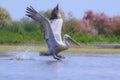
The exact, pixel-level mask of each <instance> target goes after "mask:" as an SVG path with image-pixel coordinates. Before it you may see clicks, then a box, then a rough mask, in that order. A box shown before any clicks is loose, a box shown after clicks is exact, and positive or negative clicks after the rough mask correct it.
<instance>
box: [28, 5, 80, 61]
mask: <svg viewBox="0 0 120 80" xmlns="http://www.w3.org/2000/svg"><path fill="white" fill-rule="evenodd" d="M26 10H27V11H26V12H27V14H26V15H27V16H28V17H30V18H32V19H33V20H35V21H37V22H39V23H40V24H41V25H42V26H41V27H42V30H43V32H44V39H45V40H46V43H47V45H48V50H47V51H46V52H44V53H41V55H45V56H49V55H52V56H53V58H55V59H57V60H61V58H64V57H62V56H61V55H58V53H59V52H61V51H64V50H67V49H68V48H69V47H70V46H69V43H68V42H71V43H73V44H75V45H77V46H80V44H79V43H77V42H76V41H75V40H73V39H72V38H71V37H70V36H69V35H67V34H65V35H64V37H63V40H64V41H62V38H61V29H62V24H63V19H62V17H61V14H60V10H59V6H58V5H57V6H56V7H55V8H54V9H53V10H52V12H51V17H50V19H47V18H46V17H44V16H43V15H41V14H39V13H38V12H37V11H36V10H35V9H34V8H33V7H31V6H30V7H27V9H26Z"/></svg>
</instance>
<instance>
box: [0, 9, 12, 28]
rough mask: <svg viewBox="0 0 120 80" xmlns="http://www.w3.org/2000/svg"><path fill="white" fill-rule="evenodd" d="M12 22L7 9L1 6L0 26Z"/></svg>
mask: <svg viewBox="0 0 120 80" xmlns="http://www.w3.org/2000/svg"><path fill="white" fill-rule="evenodd" d="M10 23H11V17H10V15H9V13H8V12H7V10H6V9H4V8H0V28H1V27H3V26H4V25H7V24H10Z"/></svg>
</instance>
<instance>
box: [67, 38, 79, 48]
mask: <svg viewBox="0 0 120 80" xmlns="http://www.w3.org/2000/svg"><path fill="white" fill-rule="evenodd" d="M67 41H68V42H69V43H72V44H75V45H76V46H78V47H80V46H81V45H80V44H79V43H78V42H76V41H75V40H74V39H72V38H71V37H69V38H68V39H67Z"/></svg>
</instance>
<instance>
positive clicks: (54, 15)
mask: <svg viewBox="0 0 120 80" xmlns="http://www.w3.org/2000/svg"><path fill="white" fill-rule="evenodd" d="M58 18H61V14H60V10H59V5H58V4H57V6H56V7H55V8H54V9H53V10H52V12H51V17H50V20H52V19H58Z"/></svg>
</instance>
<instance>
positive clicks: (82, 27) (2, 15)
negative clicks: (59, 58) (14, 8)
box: [0, 8, 120, 43]
mask: <svg viewBox="0 0 120 80" xmlns="http://www.w3.org/2000/svg"><path fill="white" fill-rule="evenodd" d="M50 12H51V11H50V10H48V11H46V12H45V11H43V12H41V14H43V15H45V16H47V17H48V18H49V15H50ZM61 12H62V17H63V19H64V24H63V30H62V35H64V34H69V35H70V36H71V37H73V38H74V39H75V40H77V41H78V42H81V43H94V42H109V43H112V42H117V43H120V16H114V17H113V18H110V17H108V16H107V15H106V14H104V13H101V14H97V13H93V12H92V11H88V12H87V13H86V16H84V17H83V19H80V20H79V19H76V18H75V17H73V16H72V13H69V14H68V18H67V19H66V18H65V15H64V13H63V11H61ZM40 28H41V27H40V25H39V24H38V23H36V22H34V21H32V20H29V19H27V18H23V19H21V21H12V20H11V18H10V15H9V13H8V12H7V11H6V10H5V9H3V8H0V43H45V40H44V39H43V37H44V36H43V35H44V34H43V32H42V31H41V29H40Z"/></svg>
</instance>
